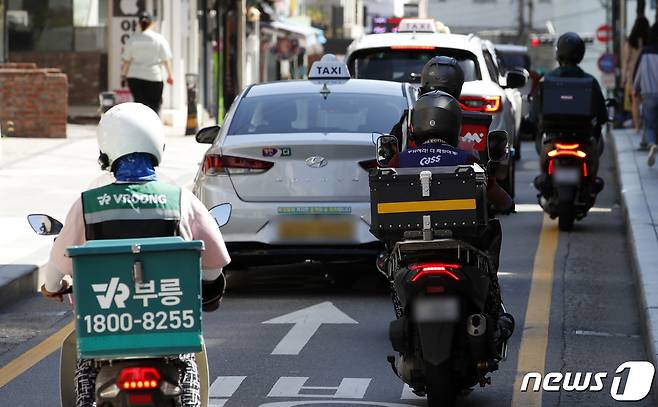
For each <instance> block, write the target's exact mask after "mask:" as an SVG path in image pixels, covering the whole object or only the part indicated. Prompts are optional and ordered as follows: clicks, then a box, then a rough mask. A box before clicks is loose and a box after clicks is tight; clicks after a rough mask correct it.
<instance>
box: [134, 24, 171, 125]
mask: <svg viewBox="0 0 658 407" xmlns="http://www.w3.org/2000/svg"><path fill="white" fill-rule="evenodd" d="M153 25H154V22H153V19H152V18H151V16H150V15H149V14H148V13H145V12H144V13H141V14H140V15H139V26H140V28H141V29H142V31H141V32H139V33H134V34H133V35H131V36H130V38H129V39H128V41H127V42H126V45H125V48H124V51H123V55H122V57H121V59H122V60H123V63H122V65H121V81H122V82H123V81H124V80H126V79H127V81H128V88H130V93H132V95H133V99H134V100H135V102H139V103H142V104H145V105H146V106H148V107H150V108H151V109H153V110H154V111H155V112H156V113H159V112H160V106H161V105H162V90H163V88H164V82H163V75H162V66H164V68H165V70H166V71H167V83H168V84H169V85H172V84H173V83H174V78H173V75H172V73H171V49H170V48H169V43H168V42H167V40H166V39H165V38H164V37H163V36H162V35H160V34H158V33H157V32H155V31H154V30H153Z"/></svg>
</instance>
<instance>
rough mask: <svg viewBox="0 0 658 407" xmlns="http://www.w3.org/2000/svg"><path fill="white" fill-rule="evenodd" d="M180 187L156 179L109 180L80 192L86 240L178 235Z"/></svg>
mask: <svg viewBox="0 0 658 407" xmlns="http://www.w3.org/2000/svg"><path fill="white" fill-rule="evenodd" d="M180 197H181V189H180V188H179V187H177V186H174V185H169V184H165V183H162V182H158V181H150V182H145V183H132V184H117V183H115V184H109V185H105V186H102V187H99V188H94V189H91V190H89V191H85V192H83V193H82V208H83V213H84V220H85V232H86V237H87V240H101V239H128V238H137V237H165V236H176V235H178V224H179V222H180V217H181V208H180Z"/></svg>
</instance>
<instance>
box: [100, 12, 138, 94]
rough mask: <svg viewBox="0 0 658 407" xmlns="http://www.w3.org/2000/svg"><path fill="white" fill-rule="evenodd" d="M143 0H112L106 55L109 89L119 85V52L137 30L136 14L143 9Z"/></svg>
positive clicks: (117, 87) (116, 87) (120, 52)
mask: <svg viewBox="0 0 658 407" xmlns="http://www.w3.org/2000/svg"><path fill="white" fill-rule="evenodd" d="M146 9H147V8H146V1H145V0H113V2H112V18H111V19H110V38H109V55H108V65H109V67H108V73H109V80H108V85H109V88H110V90H115V89H119V88H120V86H121V54H122V52H123V47H124V45H125V44H126V41H128V38H130V35H131V34H132V33H134V32H136V31H137V30H139V24H138V22H137V16H138V15H139V13H141V12H143V11H145V10H146Z"/></svg>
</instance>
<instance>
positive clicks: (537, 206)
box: [515, 204, 612, 213]
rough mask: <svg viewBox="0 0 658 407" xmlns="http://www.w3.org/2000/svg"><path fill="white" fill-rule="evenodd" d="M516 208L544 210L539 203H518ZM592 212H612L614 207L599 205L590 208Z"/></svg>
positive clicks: (518, 210) (530, 210) (532, 210)
mask: <svg viewBox="0 0 658 407" xmlns="http://www.w3.org/2000/svg"><path fill="white" fill-rule="evenodd" d="M515 210H516V211H517V212H523V213H527V212H543V211H544V210H543V209H542V207H541V206H539V204H516V205H515ZM589 212H591V213H610V212H612V208H599V207H596V206H595V207H593V208H591V209H590V210H589Z"/></svg>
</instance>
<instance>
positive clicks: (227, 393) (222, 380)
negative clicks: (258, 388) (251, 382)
mask: <svg viewBox="0 0 658 407" xmlns="http://www.w3.org/2000/svg"><path fill="white" fill-rule="evenodd" d="M246 378H247V376H219V377H218V378H217V379H215V381H214V382H212V385H210V390H208V396H209V398H210V401H209V404H208V407H224V405H225V404H226V402H227V401H228V400H229V398H231V397H232V396H233V394H235V392H236V391H237V390H238V388H239V387H240V385H241V384H242V382H243V381H244V379H246Z"/></svg>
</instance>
